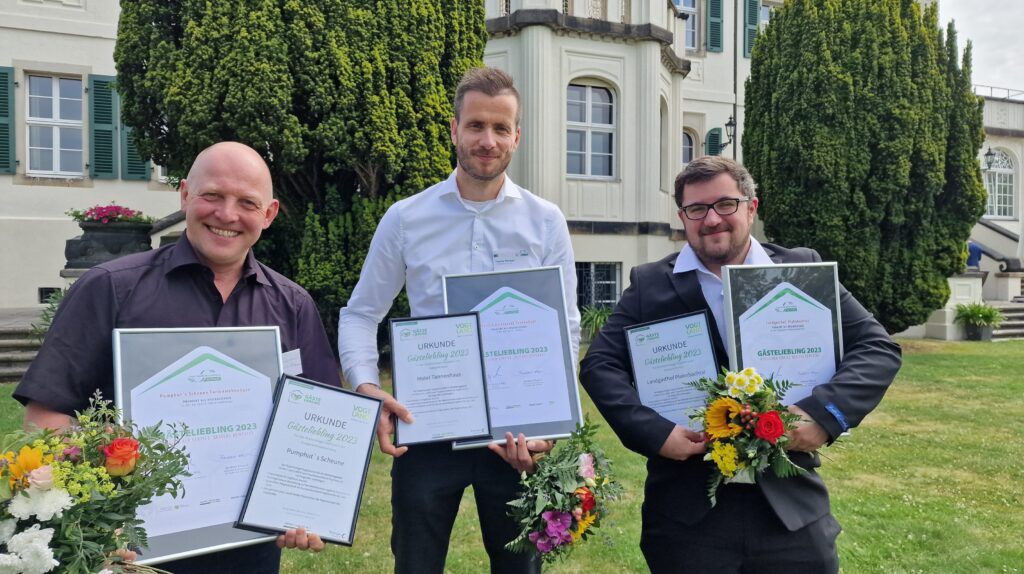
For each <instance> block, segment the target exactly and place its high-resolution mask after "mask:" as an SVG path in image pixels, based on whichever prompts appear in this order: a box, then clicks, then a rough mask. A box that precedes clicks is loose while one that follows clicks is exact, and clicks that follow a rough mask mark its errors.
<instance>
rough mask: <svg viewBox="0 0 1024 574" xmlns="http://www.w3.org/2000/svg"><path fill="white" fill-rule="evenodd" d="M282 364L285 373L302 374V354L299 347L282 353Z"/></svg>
mask: <svg viewBox="0 0 1024 574" xmlns="http://www.w3.org/2000/svg"><path fill="white" fill-rule="evenodd" d="M281 366H282V367H283V370H284V374H286V375H293V376H299V375H301V374H302V354H301V353H300V352H299V349H292V350H291V351H288V352H287V353H281Z"/></svg>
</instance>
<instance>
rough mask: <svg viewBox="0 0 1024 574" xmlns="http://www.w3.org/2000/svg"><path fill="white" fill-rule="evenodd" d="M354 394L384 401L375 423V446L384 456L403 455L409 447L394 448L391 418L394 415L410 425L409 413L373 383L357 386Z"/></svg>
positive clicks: (393, 426)
mask: <svg viewBox="0 0 1024 574" xmlns="http://www.w3.org/2000/svg"><path fill="white" fill-rule="evenodd" d="M356 392H358V393H361V394H364V395H367V396H370V397H375V398H378V399H380V400H382V401H384V404H383V405H381V409H380V420H378V421H377V444H379V445H380V451H381V452H382V453H384V454H390V455H391V456H393V457H395V458H398V457H400V456H402V455H403V454H405V451H407V450H409V447H407V446H402V447H396V446H395V443H394V441H393V440H392V439H391V436H392V435H393V434H394V433H395V421H394V420H393V419H392V418H391V416H392V415H394V416H396V417H398V418H400V419H402V420H403V421H405V422H407V423H412V422H413V421H414V420H415V419H413V418H412V413H410V412H409V409H407V408H405V406H403V405H402V403H400V402H398V401H396V400H395V397H393V396H391V394H390V393H388V392H387V391H384V390H383V389H381V388H380V387H378V386H377V385H375V384H373V383H363V384H361V385H359V386H358V387H356Z"/></svg>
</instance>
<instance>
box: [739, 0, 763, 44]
mask: <svg viewBox="0 0 1024 574" xmlns="http://www.w3.org/2000/svg"><path fill="white" fill-rule="evenodd" d="M743 1H744V2H746V3H747V5H746V10H744V18H743V20H744V22H743V24H744V30H743V57H744V58H749V57H750V54H751V53H752V52H753V51H754V40H755V39H756V38H757V28H758V24H759V23H760V20H761V0H743Z"/></svg>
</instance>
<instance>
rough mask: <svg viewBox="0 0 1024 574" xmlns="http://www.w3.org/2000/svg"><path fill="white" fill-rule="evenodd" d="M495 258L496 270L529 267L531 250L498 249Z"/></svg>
mask: <svg viewBox="0 0 1024 574" xmlns="http://www.w3.org/2000/svg"><path fill="white" fill-rule="evenodd" d="M493 259H494V270H495V271H508V270H511V269H528V268H529V267H530V250H529V249H498V250H496V251H495V252H494V256H493Z"/></svg>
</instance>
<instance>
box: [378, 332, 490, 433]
mask: <svg viewBox="0 0 1024 574" xmlns="http://www.w3.org/2000/svg"><path fill="white" fill-rule="evenodd" d="M389 327H390V333H391V367H392V368H391V373H392V380H393V383H394V393H395V398H396V399H398V402H400V403H402V404H403V405H405V406H406V407H407V408H408V409H409V412H411V413H412V415H413V417H415V419H416V422H414V423H412V424H409V423H407V422H405V421H403V420H401V419H398V421H397V425H396V427H395V444H396V445H409V444H418V443H425V442H437V441H442V440H447V441H451V440H456V439H469V438H481V437H483V438H487V437H490V436H491V423H490V415H489V412H488V410H487V388H486V385H485V383H484V363H483V353H482V352H481V349H480V322H479V318H478V317H477V314H476V313H460V314H457V315H442V316H437V317H418V318H414V319H392V320H391V322H390V325H389Z"/></svg>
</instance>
